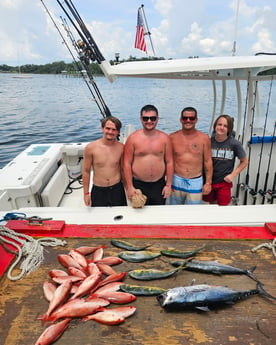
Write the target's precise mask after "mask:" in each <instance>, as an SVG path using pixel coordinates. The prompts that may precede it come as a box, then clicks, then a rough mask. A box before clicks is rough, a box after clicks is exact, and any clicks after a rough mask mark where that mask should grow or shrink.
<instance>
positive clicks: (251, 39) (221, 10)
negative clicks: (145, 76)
mask: <svg viewBox="0 0 276 345" xmlns="http://www.w3.org/2000/svg"><path fill="white" fill-rule="evenodd" d="M43 1H44V2H45V4H46V6H47V7H48V9H49V10H50V12H51V14H52V16H53V17H54V20H55V22H56V24H57V25H58V26H59V28H60V30H61V32H62V34H63V35H64V36H66V34H65V32H64V30H63V28H62V27H61V25H60V22H61V20H60V16H63V17H64V16H65V14H64V13H63V11H62V10H61V8H60V7H59V5H58V4H57V1H56V0H43ZM73 3H74V4H75V6H76V8H77V10H78V11H79V13H80V15H81V17H82V18H83V20H84V22H85V24H86V25H87V27H88V28H89V30H91V32H92V34H93V37H94V38H95V40H96V42H97V44H98V46H99V48H100V50H102V52H103V55H104V56H105V57H106V59H107V60H109V59H114V55H115V53H120V57H121V58H128V57H129V56H130V55H132V56H136V57H144V56H145V54H144V53H143V52H141V51H140V50H138V49H135V48H134V40H135V33H136V20H137V9H138V7H139V6H140V5H141V1H140V0H132V1H131V2H130V1H128V0H120V1H119V2H118V3H116V4H115V3H114V2H112V1H111V0H101V2H100V3H98V4H95V6H94V7H93V11H91V3H90V2H88V1H86V0H78V1H76V0H73ZM130 3H131V4H132V6H130ZM144 3H145V13H146V15H147V20H148V24H149V30H150V32H151V38H152V42H153V46H154V48H155V51H156V55H157V56H162V57H165V58H185V57H187V56H190V55H192V56H194V55H195V56H215V55H220V56H225V55H230V54H231V52H232V46H233V41H234V40H235V39H236V40H237V55H247V54H252V53H256V52H257V51H260V50H266V51H269V52H274V51H276V36H275V35H274V33H275V32H276V21H275V17H276V3H275V2H272V1H271V0H240V3H239V16H238V18H237V21H236V7H237V1H236V0H224V1H221V0H212V1H209V0H196V1H193V2H191V1H188V0H166V1H164V0H147V1H145V2H144ZM236 23H237V27H235V24H236ZM72 31H73V34H74V35H75V38H76V39H78V38H79V37H78V35H77V33H76V32H75V31H74V30H72ZM0 40H1V42H2V49H1V51H0V64H2V63H7V64H12V65H16V64H18V61H20V63H22V64H25V63H33V64H44V63H50V62H53V61H59V60H65V61H71V60H72V58H71V56H70V54H69V52H68V51H67V49H66V47H65V46H64V44H62V38H61V37H60V35H59V33H58V31H57V30H56V28H55V26H54V24H53V23H52V21H51V19H50V18H49V16H48V14H47V13H46V11H45V9H44V8H43V6H42V3H41V1H39V0H28V1H26V0H1V2H0ZM146 43H147V47H148V50H149V51H150V50H151V46H150V41H149V39H148V38H147V37H146ZM70 47H72V45H71V43H70ZM72 49H73V48H72Z"/></svg>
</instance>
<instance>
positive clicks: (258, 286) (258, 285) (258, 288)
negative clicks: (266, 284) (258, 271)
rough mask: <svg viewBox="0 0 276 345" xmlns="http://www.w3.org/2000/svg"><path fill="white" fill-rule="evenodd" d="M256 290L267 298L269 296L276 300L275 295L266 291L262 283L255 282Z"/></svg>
mask: <svg viewBox="0 0 276 345" xmlns="http://www.w3.org/2000/svg"><path fill="white" fill-rule="evenodd" d="M257 290H258V291H259V294H260V295H263V296H266V297H268V298H271V299H274V300H276V297H274V296H272V295H270V294H269V293H268V292H266V291H265V290H264V289H263V285H262V284H261V283H260V282H257Z"/></svg>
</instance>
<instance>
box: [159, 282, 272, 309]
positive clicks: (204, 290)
mask: <svg viewBox="0 0 276 345" xmlns="http://www.w3.org/2000/svg"><path fill="white" fill-rule="evenodd" d="M257 294H261V295H265V296H266V297H269V298H272V299H276V298H275V297H273V296H271V295H269V294H268V293H266V292H265V291H264V290H263V288H262V285H261V284H260V283H257V286H256V289H251V290H243V291H237V290H233V289H230V288H227V287H224V286H212V285H207V284H199V285H190V286H180V287H175V288H173V289H169V290H167V291H166V292H164V293H162V294H160V295H158V296H157V300H158V302H159V304H160V306H161V307H163V308H164V309H167V310H189V309H199V310H203V311H209V310H210V308H211V309H212V308H218V307H222V306H225V305H231V304H234V303H235V302H237V301H240V300H243V299H246V298H248V297H249V296H252V295H257Z"/></svg>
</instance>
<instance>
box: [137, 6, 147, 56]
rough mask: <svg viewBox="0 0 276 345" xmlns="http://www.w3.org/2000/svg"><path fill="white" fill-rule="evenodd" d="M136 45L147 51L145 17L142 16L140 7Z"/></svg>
mask: <svg viewBox="0 0 276 345" xmlns="http://www.w3.org/2000/svg"><path fill="white" fill-rule="evenodd" d="M134 47H135V48H137V49H140V50H142V51H144V52H147V47H146V42H145V30H144V22H143V17H142V13H141V8H140V7H139V8H138V15H137V26H136V37H135V44H134Z"/></svg>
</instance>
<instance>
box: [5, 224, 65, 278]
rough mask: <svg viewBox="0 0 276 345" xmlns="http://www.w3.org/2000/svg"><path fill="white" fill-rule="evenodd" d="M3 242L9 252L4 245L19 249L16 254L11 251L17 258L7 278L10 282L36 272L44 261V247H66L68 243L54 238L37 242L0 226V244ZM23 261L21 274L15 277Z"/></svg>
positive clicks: (46, 238)
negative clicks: (16, 268) (17, 268)
mask: <svg viewBox="0 0 276 345" xmlns="http://www.w3.org/2000/svg"><path fill="white" fill-rule="evenodd" d="M11 240H12V241H11ZM1 242H2V244H3V247H4V248H5V249H6V250H7V251H10V250H9V249H8V248H7V247H6V246H5V245H4V244H5V243H7V244H10V245H12V246H13V247H15V248H16V249H17V252H16V253H15V252H13V251H10V252H12V253H13V254H16V256H17V257H16V259H15V261H14V262H13V263H12V265H11V266H10V268H9V270H8V273H7V277H8V278H9V279H10V280H19V279H21V278H22V277H24V276H25V275H26V274H29V273H31V272H33V271H34V270H36V269H37V268H38V267H39V266H40V265H41V263H42V262H43V260H44V253H43V251H44V248H43V247H55V246H65V245H66V244H67V242H66V241H63V240H60V239H57V238H53V237H44V238H39V239H37V240H36V239H34V238H33V237H31V236H28V235H25V234H21V233H17V232H15V231H14V230H11V229H9V228H7V227H5V226H3V225H0V243H1ZM20 245H21V246H20ZM21 259H23V261H22V263H21V265H20V269H21V272H20V273H19V274H18V275H17V276H13V275H12V271H13V270H14V269H15V267H16V265H17V264H18V263H19V262H20V261H21Z"/></svg>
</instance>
